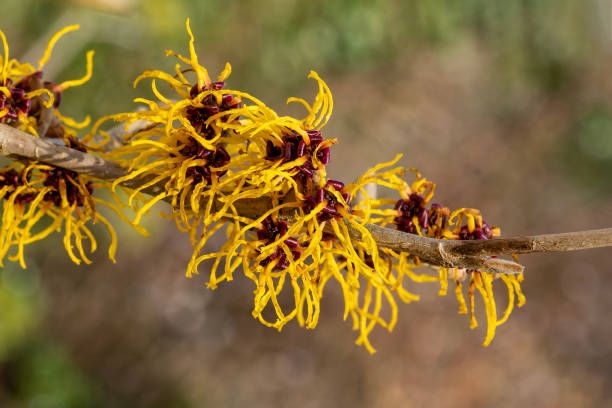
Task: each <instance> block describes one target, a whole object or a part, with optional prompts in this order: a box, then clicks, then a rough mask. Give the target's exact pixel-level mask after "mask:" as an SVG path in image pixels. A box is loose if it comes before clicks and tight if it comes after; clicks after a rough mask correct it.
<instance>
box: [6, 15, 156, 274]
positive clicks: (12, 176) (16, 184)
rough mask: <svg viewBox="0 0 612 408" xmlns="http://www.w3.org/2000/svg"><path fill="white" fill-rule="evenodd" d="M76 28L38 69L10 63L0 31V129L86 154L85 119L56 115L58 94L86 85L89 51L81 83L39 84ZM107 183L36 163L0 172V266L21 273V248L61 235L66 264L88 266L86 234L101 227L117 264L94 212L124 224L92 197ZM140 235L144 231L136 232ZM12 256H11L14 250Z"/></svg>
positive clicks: (91, 244) (47, 53) (111, 248)
mask: <svg viewBox="0 0 612 408" xmlns="http://www.w3.org/2000/svg"><path fill="white" fill-rule="evenodd" d="M78 28H79V27H78V26H77V25H73V26H68V27H65V28H64V29H62V30H60V31H59V32H57V33H56V34H55V35H54V36H53V37H52V38H51V40H50V41H49V43H48V45H47V48H46V50H45V53H44V55H43V57H42V58H41V59H40V61H39V63H38V66H37V68H34V67H33V66H32V65H30V64H28V63H21V62H19V61H17V60H15V59H9V48H8V45H7V42H6V38H5V36H4V33H2V31H0V39H1V40H2V44H3V48H4V55H3V56H0V123H4V124H7V125H9V126H13V127H16V128H18V129H20V130H23V131H26V132H29V133H31V134H33V135H35V136H40V137H47V138H58V139H61V140H62V142H63V144H64V145H65V146H66V147H69V148H72V149H76V150H79V151H83V152H86V151H87V150H88V149H89V148H88V146H87V145H86V144H84V143H83V142H81V141H79V140H78V139H77V137H76V136H77V135H76V129H80V128H83V127H86V126H87V125H88V123H89V118H87V119H86V120H85V121H83V122H82V123H77V122H76V121H74V120H73V119H71V118H69V117H65V116H63V115H61V114H60V112H59V111H58V109H57V108H58V106H59V104H60V98H61V95H62V92H63V91H64V90H66V89H68V88H70V87H73V86H78V85H81V84H83V83H84V82H86V81H88V80H89V78H90V77H91V73H92V58H93V51H89V52H88V53H87V72H86V74H85V76H84V77H83V78H81V79H77V80H70V81H65V82H63V83H61V84H59V85H56V84H53V83H51V82H44V81H43V79H42V78H43V73H42V69H43V68H44V65H45V63H46V62H47V61H48V60H49V57H50V55H51V51H52V49H53V47H54V46H55V43H56V42H57V41H58V40H59V38H60V37H61V36H62V35H64V34H65V33H67V32H70V31H74V30H77V29H78ZM108 186H109V183H108V182H104V181H94V180H92V179H91V178H90V177H88V176H85V175H81V174H77V173H75V172H72V171H69V170H65V169H61V168H58V167H54V166H50V165H46V164H41V163H38V162H29V163H25V164H22V163H17V162H16V163H14V164H13V165H11V166H8V167H5V168H2V169H0V199H2V207H3V213H2V227H1V230H0V265H2V262H3V261H4V259H5V258H6V257H8V259H9V260H12V261H19V263H20V265H21V266H22V267H23V268H25V267H26V262H25V257H24V247H25V245H27V244H29V243H32V242H36V241H39V240H42V239H44V238H46V237H47V236H49V235H50V234H52V233H53V232H55V231H58V232H59V231H61V230H62V229H63V231H64V232H63V234H64V238H63V243H64V247H65V248H66V251H67V253H68V255H69V256H70V258H71V259H72V260H73V261H74V262H75V263H77V264H79V263H80V262H81V261H83V262H85V263H91V260H90V259H89V258H88V256H87V254H86V252H87V250H86V249H87V248H86V247H85V245H84V243H85V242H86V241H89V251H90V252H93V251H95V250H96V247H97V242H96V240H95V238H94V236H93V234H92V233H91V231H90V229H89V226H88V225H89V224H90V223H96V222H98V221H99V222H101V223H102V224H104V225H105V226H106V228H107V230H108V232H109V234H110V236H111V242H110V246H109V249H108V256H109V258H110V259H111V260H112V261H113V262H115V251H116V248H117V241H116V234H115V231H114V230H113V227H112V226H111V225H110V223H109V222H108V220H107V219H106V218H105V217H104V216H102V215H101V214H100V213H99V212H98V211H97V210H96V206H97V205H104V206H106V207H109V208H110V209H111V210H113V211H114V212H116V213H117V214H118V215H119V216H120V217H121V218H122V219H124V220H125V221H127V222H130V221H129V220H127V219H126V218H125V217H124V216H123V214H122V213H121V211H119V209H118V208H117V207H116V206H115V205H114V204H112V203H110V202H107V201H104V200H101V199H99V198H96V197H94V196H93V195H92V193H93V191H94V189H97V188H100V187H108ZM137 229H138V230H139V231H140V232H142V233H143V234H144V233H145V231H144V230H143V229H142V228H140V227H137ZM13 249H14V250H15V252H14V253H12V254H9V253H10V252H11V251H12V250H13Z"/></svg>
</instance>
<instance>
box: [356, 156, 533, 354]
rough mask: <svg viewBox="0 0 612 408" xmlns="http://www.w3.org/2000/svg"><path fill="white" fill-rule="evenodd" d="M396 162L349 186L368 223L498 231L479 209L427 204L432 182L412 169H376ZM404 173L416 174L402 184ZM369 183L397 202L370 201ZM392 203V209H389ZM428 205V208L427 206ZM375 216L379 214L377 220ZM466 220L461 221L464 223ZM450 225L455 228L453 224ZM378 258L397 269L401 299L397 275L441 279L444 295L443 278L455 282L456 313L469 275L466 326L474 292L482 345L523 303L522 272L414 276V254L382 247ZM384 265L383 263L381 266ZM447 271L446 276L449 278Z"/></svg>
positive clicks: (440, 235)
mask: <svg viewBox="0 0 612 408" xmlns="http://www.w3.org/2000/svg"><path fill="white" fill-rule="evenodd" d="M397 160H399V156H398V157H396V159H395V160H393V161H392V162H389V163H384V164H382V165H379V166H377V167H376V168H374V169H372V170H370V171H369V172H368V173H366V174H365V175H363V176H362V177H360V178H359V180H358V181H357V182H356V183H355V184H354V186H353V187H352V188H353V189H354V190H358V191H360V192H361V193H362V194H364V196H365V198H366V199H365V200H364V201H363V202H362V203H361V204H360V206H359V208H360V209H361V211H362V212H363V213H364V214H365V215H366V216H367V217H368V219H369V222H371V223H376V224H379V225H382V226H388V225H393V226H394V227H395V228H396V229H398V230H400V231H404V232H407V233H411V234H418V235H422V236H427V237H430V238H437V239H461V240H469V239H491V238H494V237H498V236H499V235H500V229H499V228H497V227H491V226H489V224H487V223H486V222H485V221H483V219H482V216H481V215H480V212H479V211H478V210H476V209H470V208H461V209H459V210H456V211H453V212H452V213H451V211H450V210H449V209H448V208H447V207H444V206H443V205H441V204H438V203H432V204H430V202H431V200H432V198H433V195H434V190H435V184H433V183H431V182H430V181H427V180H426V179H425V178H423V177H422V176H421V174H420V173H418V172H417V171H416V170H415V169H404V168H401V167H396V168H392V169H390V170H385V171H382V172H380V173H376V172H377V171H378V170H381V169H383V168H386V167H390V166H392V165H393V164H395V163H396V162H397ZM407 172H413V173H414V174H415V180H414V182H412V184H408V183H406V182H405V181H404V180H403V178H402V176H403V175H404V174H405V173H407ZM368 183H375V184H377V185H381V186H383V187H388V188H391V189H393V190H395V191H397V192H398V193H399V195H400V199H399V200H395V199H384V198H383V199H371V198H370V197H368V196H367V192H366V190H365V189H364V186H365V185H366V184H368ZM391 205H393V208H392V209H391V208H389V207H390V206H391ZM428 205H429V208H428ZM377 217H378V218H377ZM464 221H465V225H464ZM453 226H454V228H453ZM381 258H383V259H386V261H385V262H386V263H387V264H389V265H391V264H393V266H392V267H387V268H388V269H391V270H396V271H397V272H396V273H397V277H396V280H397V281H398V282H400V283H399V284H396V285H395V286H394V288H396V290H399V291H401V292H402V293H403V295H400V298H404V297H406V296H407V294H408V293H407V292H405V289H403V288H402V286H401V279H402V278H403V277H404V276H407V277H408V278H409V279H410V280H412V281H413V282H415V283H419V282H432V281H439V282H440V291H439V295H440V296H445V295H446V294H447V290H448V280H449V278H452V279H453V280H454V281H455V285H456V286H455V295H456V297H457V301H458V303H459V313H460V314H464V313H467V312H468V308H467V304H466V301H465V298H464V295H463V290H462V288H463V281H464V280H465V279H466V278H468V277H469V290H468V300H469V303H470V327H471V328H472V329H473V328H475V327H477V325H478V324H477V321H476V318H475V314H474V311H475V298H474V293H475V291H476V290H478V293H480V295H481V297H482V300H483V303H484V305H485V310H486V316H487V335H486V338H485V341H484V345H485V346H487V345H489V344H490V343H491V341H492V340H493V337H494V336H495V328H496V327H497V326H499V325H500V324H502V323H504V322H505V321H506V320H507V319H508V317H509V316H510V313H511V312H512V310H513V308H514V303H515V299H516V301H517V303H518V306H519V307H521V306H523V304H524V303H525V297H524V295H523V294H522V292H521V288H520V282H521V281H522V280H523V275H522V274H521V275H518V276H517V275H504V274H501V275H499V276H496V275H494V274H491V273H486V272H479V271H470V270H468V271H466V270H461V269H449V268H443V267H436V268H434V269H437V270H438V274H437V276H432V275H428V274H415V273H414V272H413V271H412V269H413V268H414V267H416V266H419V265H420V260H419V259H418V257H411V256H410V254H408V253H397V252H395V251H391V250H388V249H385V250H384V251H382V254H381ZM383 267H385V266H384V265H383ZM449 275H450V276H449ZM497 278H500V279H501V280H502V281H503V282H504V284H505V285H506V287H507V292H508V305H507V307H506V309H505V312H504V314H503V315H502V317H501V318H499V319H498V317H497V311H496V304H495V298H494V296H493V290H492V285H493V281H494V280H496V279H497ZM408 296H410V297H408V300H416V299H418V297H416V296H413V295H412V294H408Z"/></svg>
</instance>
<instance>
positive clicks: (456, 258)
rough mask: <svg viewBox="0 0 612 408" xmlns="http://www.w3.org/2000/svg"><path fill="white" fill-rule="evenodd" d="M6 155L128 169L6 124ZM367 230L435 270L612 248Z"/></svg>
mask: <svg viewBox="0 0 612 408" xmlns="http://www.w3.org/2000/svg"><path fill="white" fill-rule="evenodd" d="M0 154H2V155H4V156H8V157H12V158H16V159H19V160H37V161H40V162H43V163H46V164H50V165H53V166H57V167H62V168H65V169H68V170H72V171H75V172H78V173H82V174H87V175H89V176H92V177H95V178H98V179H102V180H115V179H117V178H119V177H122V176H124V175H125V174H126V171H125V170H124V169H123V168H121V167H119V166H117V165H116V164H114V163H112V162H110V161H107V160H104V159H102V158H100V157H97V156H94V155H91V154H87V153H82V152H79V151H77V150H74V149H70V148H67V147H65V146H60V145H57V144H55V143H52V142H50V141H48V140H45V139H43V138H36V137H34V136H32V135H30V134H28V133H25V132H21V131H19V130H17V129H14V128H12V127H10V126H7V125H4V124H0ZM146 181H147V180H146V179H136V180H131V181H130V182H127V183H125V184H124V185H125V186H126V187H129V188H134V187H137V186H139V185H142V184H143V183H145V182H146ZM162 188H163V187H162V186H159V185H156V186H152V187H150V188H149V189H148V190H145V191H144V192H147V193H150V194H156V193H159V192H160V191H161V189H162ZM221 206H222V204H221V203H219V202H215V203H214V205H213V208H215V209H218V208H220V207H221ZM270 208H271V203H270V201H269V200H268V199H266V198H265V197H262V198H260V199H247V200H240V201H238V202H237V203H236V209H237V211H238V213H239V214H240V215H242V216H245V217H248V218H257V217H258V216H260V215H261V214H263V213H264V212H266V211H267V210H268V209H270ZM285 218H286V219H287V220H288V221H289V222H291V216H290V215H289V214H286V215H285ZM347 225H348V224H347ZM348 226H349V233H350V235H351V237H352V238H353V239H356V240H360V239H361V233H360V232H359V231H358V230H356V229H354V228H351V227H350V225H348ZM366 228H367V229H368V231H369V232H370V233H371V234H372V237H373V238H374V240H375V241H376V243H377V244H378V245H379V247H381V248H389V249H393V250H395V251H403V252H408V253H410V254H411V255H414V256H417V257H419V258H420V259H421V260H422V261H424V262H426V263H428V264H431V265H436V266H443V267H449V268H453V267H455V268H466V269H475V270H481V271H487V272H494V273H514V274H515V273H520V272H522V271H523V269H524V267H523V266H522V265H520V264H518V263H516V262H512V261H508V260H505V259H501V258H491V256H499V255H506V254H525V253H534V252H558V251H575V250H579V249H588V248H598V247H609V246H612V228H606V229H600V230H592V231H581V232H571V233H563V234H547V235H536V236H525V237H512V238H498V239H492V240H484V241H452V240H439V239H433V238H426V237H421V236H419V235H414V234H408V233H404V232H401V231H397V230H394V229H390V228H384V227H380V226H377V225H372V224H367V225H366Z"/></svg>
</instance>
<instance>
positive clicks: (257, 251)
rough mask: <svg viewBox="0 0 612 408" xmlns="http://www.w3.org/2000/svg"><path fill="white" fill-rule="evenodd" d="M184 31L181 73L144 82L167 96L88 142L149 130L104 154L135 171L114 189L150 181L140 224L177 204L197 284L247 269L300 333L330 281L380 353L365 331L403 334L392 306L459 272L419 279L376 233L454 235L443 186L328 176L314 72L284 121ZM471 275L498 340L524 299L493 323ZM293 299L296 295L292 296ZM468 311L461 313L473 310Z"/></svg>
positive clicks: (269, 321)
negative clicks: (309, 95)
mask: <svg viewBox="0 0 612 408" xmlns="http://www.w3.org/2000/svg"><path fill="white" fill-rule="evenodd" d="M186 28H187V32H188V34H189V38H190V40H189V56H188V57H185V56H183V55H180V54H178V53H176V52H174V51H166V55H168V56H173V57H175V58H177V59H178V63H177V64H176V66H175V72H174V73H173V74H169V73H165V72H163V71H158V70H147V71H145V72H144V73H143V74H142V75H140V76H139V77H138V78H137V79H136V80H135V81H134V85H137V84H138V83H139V82H140V81H141V80H143V79H150V80H151V88H152V90H153V93H154V95H155V96H156V98H157V99H156V100H149V99H144V98H138V99H136V100H135V101H136V102H138V103H142V104H144V105H145V108H144V110H139V111H136V112H129V113H119V114H114V115H110V116H108V117H105V118H102V119H101V120H100V121H98V122H97V123H96V124H95V125H94V128H93V130H92V132H91V133H90V135H89V136H88V137H87V138H86V141H90V140H92V139H93V135H94V134H96V133H98V130H99V128H100V127H101V125H102V124H104V123H105V122H106V121H108V120H111V119H112V120H115V121H119V122H124V123H125V124H126V129H129V126H130V125H131V124H133V123H135V122H137V121H145V122H146V123H147V125H146V126H144V128H143V127H140V128H139V130H137V131H134V132H132V133H129V132H128V133H127V134H126V136H125V137H124V140H123V142H124V143H123V145H122V146H120V147H119V148H117V149H115V150H113V151H112V152H110V153H108V157H109V158H111V159H113V160H115V161H117V162H118V163H120V164H121V165H123V166H124V167H125V168H127V169H128V170H129V171H130V173H129V174H128V175H127V176H125V177H122V178H120V179H118V180H116V181H115V182H114V184H113V189H116V188H118V187H119V186H120V185H121V184H122V183H125V182H133V181H134V180H136V179H138V180H139V181H140V187H138V188H136V189H134V190H133V191H132V192H131V193H130V195H129V199H128V205H130V206H131V207H132V208H134V209H136V210H137V214H136V217H135V219H134V223H136V224H138V223H139V222H140V221H141V219H142V217H143V216H144V215H145V214H147V213H148V212H149V210H150V209H151V207H152V206H153V205H154V204H155V203H157V202H158V201H161V200H165V201H169V202H170V203H171V205H172V208H171V214H170V215H169V216H168V217H169V218H172V219H174V221H175V222H176V224H177V226H178V228H179V229H181V230H183V231H186V232H188V233H189V235H190V238H191V242H192V245H193V248H194V251H193V255H192V258H191V260H190V262H189V265H188V266H187V276H189V277H190V276H192V275H193V274H196V273H198V267H199V265H200V264H202V263H203V262H210V263H211V273H210V277H209V280H208V287H209V288H212V289H214V288H216V287H217V286H218V285H219V284H220V283H222V282H224V281H231V280H233V279H234V273H235V272H236V270H238V269H239V268H241V269H242V272H243V273H244V275H245V276H246V277H247V278H249V279H250V280H252V281H253V283H254V285H255V290H254V299H253V303H254V305H253V312H252V314H253V317H254V318H256V319H258V320H259V321H260V322H262V323H263V324H265V325H267V326H270V327H274V328H276V329H278V330H281V329H282V327H283V326H284V325H285V324H286V323H288V322H289V321H291V320H293V319H296V320H297V322H298V323H299V324H300V325H301V326H304V327H306V328H314V327H316V325H317V322H318V317H319V314H320V301H321V298H322V297H323V296H324V293H325V288H326V287H327V285H328V283H329V282H334V281H335V282H337V284H338V285H339V288H340V290H341V291H342V294H343V297H344V302H345V309H344V319H347V318H348V317H349V316H350V317H351V319H352V322H353V328H354V330H357V331H359V336H358V339H357V343H358V344H362V345H364V346H365V347H366V348H367V349H368V350H369V351H370V352H374V348H373V347H372V345H371V344H370V342H369V339H368V336H369V334H370V333H371V331H372V330H373V329H374V328H375V327H376V326H377V325H380V326H382V327H384V328H386V329H388V330H392V329H393V327H394V325H395V324H396V321H397V313H398V306H397V301H396V298H399V299H400V300H401V301H402V302H405V303H409V302H411V301H415V300H418V298H419V297H418V296H417V295H415V294H413V293H411V292H410V291H409V290H408V289H407V288H406V285H408V284H410V283H420V282H434V281H435V282H440V284H441V290H440V294H441V295H444V294H446V290H447V285H448V274H449V272H450V271H449V270H448V269H447V268H439V270H438V276H431V275H429V274H422V273H416V272H415V271H414V270H413V269H414V268H415V267H418V266H419V265H420V264H421V262H420V260H419V259H418V258H415V257H413V256H411V255H410V254H407V253H396V252H394V251H391V250H387V249H385V250H381V251H379V249H378V247H377V245H376V242H375V241H374V239H373V238H372V236H371V234H370V233H369V231H368V230H367V228H366V224H367V223H375V224H379V225H388V224H393V225H395V226H397V227H398V228H399V229H401V230H402V231H405V232H410V233H415V234H420V235H426V236H431V237H435V238H444V239H455V238H457V237H458V236H459V235H460V233H461V230H460V229H459V230H457V231H452V230H451V229H450V225H451V222H450V221H451V220H450V218H451V213H450V210H448V209H447V208H445V207H442V206H439V205H431V207H430V209H427V205H428V204H429V201H430V200H431V199H432V197H433V192H434V188H435V185H434V184H433V183H431V182H430V181H427V180H426V179H425V178H423V177H422V176H421V175H420V174H419V173H418V172H417V171H416V170H414V169H403V168H391V169H388V168H389V167H391V166H392V165H394V164H395V163H396V162H397V160H399V156H398V157H397V158H396V159H395V160H393V161H392V162H389V163H383V164H381V165H377V166H375V167H374V168H373V169H371V170H370V171H368V172H366V173H365V174H364V175H363V176H361V177H360V178H359V179H357V180H356V181H355V182H354V183H351V184H348V185H345V184H344V183H342V182H340V181H337V180H330V179H329V178H328V176H327V171H326V165H327V164H328V163H329V161H330V160H331V150H330V148H331V147H332V146H333V145H334V144H336V143H337V140H336V139H326V138H325V137H324V136H323V134H322V129H323V128H324V126H325V125H326V124H327V122H328V120H329V118H330V116H331V114H332V110H333V98H332V95H331V91H330V90H329V88H328V87H327V85H326V84H325V82H324V81H323V80H322V79H321V78H320V77H319V76H318V75H317V74H316V73H315V72H311V73H310V75H309V77H310V78H312V79H314V80H315V81H316V83H317V86H318V93H317V95H316V97H315V99H314V102H313V103H312V104H310V103H308V102H307V101H305V100H303V99H297V98H289V99H288V102H297V103H300V104H302V105H303V106H304V107H305V109H306V115H305V117H304V118H302V119H297V118H293V117H289V116H280V115H278V114H277V113H276V112H274V111H273V110H272V109H270V108H269V107H267V106H266V105H265V104H264V103H263V102H262V101H261V100H259V99H257V98H255V97H253V96H251V95H249V94H247V93H244V92H241V91H238V90H232V89H226V87H225V85H226V84H225V81H226V79H227V78H228V77H229V75H230V73H231V67H230V65H229V64H226V66H225V69H224V70H223V71H222V72H221V73H220V75H219V76H218V77H217V78H216V81H213V80H212V79H211V78H210V76H209V74H208V71H207V70H206V69H205V68H204V67H203V66H201V65H200V64H199V62H198V57H197V55H196V53H195V47H194V38H193V35H192V33H191V30H190V28H189V20H188V21H187V24H186ZM190 73H192V74H193V76H194V77H193V78H192V79H191V81H190V80H189V79H188V78H187V77H186V75H190ZM158 82H163V83H165V84H166V85H167V86H169V88H170V90H171V91H172V92H173V93H174V95H173V96H167V95H164V94H162V93H161V92H160V90H159V89H158ZM101 133H102V134H105V133H104V132H103V131H102V132H101ZM107 136H108V135H107ZM104 143H106V141H102V142H101V143H100V146H101V145H103V144H104ZM408 171H410V172H413V173H414V174H415V175H416V180H415V181H414V182H413V183H412V184H410V185H409V184H407V183H406V182H405V181H404V180H403V176H404V175H405V173H407V172H408ZM369 183H376V184H379V185H381V186H384V187H388V188H391V189H394V190H397V191H399V192H400V196H401V200H400V201H397V200H390V199H377V198H373V197H369V196H368V194H367V192H366V189H365V185H366V184H369ZM155 188H157V193H155V194H154V195H153V196H152V197H148V198H146V197H145V196H144V195H143V194H142V193H144V192H147V191H152V190H154V189H155ZM359 193H360V194H361V195H363V196H364V198H365V199H364V200H362V201H361V202H358V203H354V202H353V200H352V198H353V197H355V196H356V195H357V194H359ZM250 200H251V201H250ZM252 200H255V201H257V202H258V203H262V202H264V203H266V205H264V206H260V207H258V210H257V211H255V210H254V209H253V208H249V207H248V203H252V202H255V201H252ZM244 203H247V204H246V205H245V204H244ZM454 217H457V218H458V222H459V224H461V222H462V221H461V220H462V219H463V218H464V217H467V218H466V219H467V220H468V229H469V228H472V227H473V228H472V229H471V230H469V231H468V232H469V234H474V233H475V231H476V229H477V228H476V227H477V225H478V226H479V227H478V228H480V230H481V231H482V229H483V226H484V225H485V224H484V223H483V222H482V220H481V219H480V218H478V215H477V214H475V213H473V212H469V211H464V212H457V213H456V214H454ZM470 217H471V218H470ZM470 220H472V221H470ZM476 220H478V222H479V224H477V223H476ZM459 224H458V228H460V227H461V225H459ZM223 228H224V230H223V231H222V229H223ZM351 231H358V232H359V233H360V235H361V237H362V238H361V240H360V241H354V240H353V239H352V238H351ZM491 231H493V230H490V231H489V232H491ZM217 233H219V234H221V233H223V234H224V236H225V243H224V245H223V246H222V247H221V249H220V250H219V251H217V252H214V253H205V254H202V250H203V248H204V245H205V244H206V242H208V240H209V239H210V238H211V237H212V236H213V235H214V234H217ZM453 274H454V277H455V280H456V281H457V282H458V283H457V287H458V288H459V289H458V290H457V292H456V293H457V295H458V299H463V297H461V298H459V294H461V296H462V292H461V282H460V279H459V276H458V273H457V272H456V271H453ZM469 274H470V279H471V281H470V282H471V288H472V289H471V290H470V292H469V296H470V301H471V303H473V292H474V290H476V289H478V290H479V292H480V293H481V294H482V296H483V299H484V300H485V306H486V310H487V317H488V320H489V327H490V328H491V327H493V329H492V330H493V331H491V329H490V330H489V333H488V335H487V340H486V343H487V344H488V342H489V341H490V339H492V333H494V328H495V326H496V325H497V324H501V323H502V322H503V321H505V319H506V318H507V315H509V313H510V311H511V308H510V304H512V305H513V301H514V297H513V298H512V299H510V302H509V307H508V309H507V310H506V313H505V314H504V317H502V319H500V320H499V321H497V320H493V318H494V317H495V319H497V318H496V315H495V303H494V300H493V295H492V291H491V284H492V280H493V276H491V275H490V274H484V273H480V272H472V271H470V272H469ZM502 279H503V280H504V282H506V284H507V285H508V288H509V290H510V289H512V292H511V295H512V296H514V294H515V293H519V294H520V288H519V286H518V280H517V279H515V278H513V277H509V276H508V277H502ZM285 292H289V293H290V296H282V294H283V293H285ZM509 293H510V292H509ZM520 296H522V295H519V299H520ZM288 298H289V299H291V300H289V301H288V300H286V299H288ZM281 299H285V300H281ZM460 302H461V300H460ZM460 304H461V305H462V307H463V308H465V301H463V303H460ZM462 310H463V309H462ZM466 310H467V309H466ZM491 322H492V323H493V324H492V323H491Z"/></svg>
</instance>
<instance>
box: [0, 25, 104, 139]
mask: <svg viewBox="0 0 612 408" xmlns="http://www.w3.org/2000/svg"><path fill="white" fill-rule="evenodd" d="M78 28H79V26H78V25H72V26H68V27H65V28H63V29H62V30H60V31H58V32H57V33H56V34H55V35H54V36H53V37H52V38H51V40H50V41H49V43H48V44H47V48H46V50H45V53H44V55H43V57H42V58H41V59H40V61H39V62H38V66H37V68H34V67H33V66H32V65H30V64H28V63H21V62H19V61H17V60H16V59H9V47H8V44H7V42H6V37H5V35H4V33H3V32H2V31H1V30H0V39H1V40H2V45H3V48H4V55H0V123H6V124H8V125H11V126H13V127H16V128H18V129H20V130H23V131H25V132H28V133H31V134H33V135H36V136H41V137H42V136H47V137H56V138H70V137H74V136H75V133H74V131H72V130H69V129H67V128H65V126H62V125H67V126H70V127H73V128H82V127H85V126H87V125H88V124H89V118H86V119H85V121H84V122H82V123H77V122H75V121H74V120H72V119H70V118H66V117H63V116H62V115H60V114H59V112H57V107H58V106H59V104H60V101H61V95H62V92H63V91H64V90H66V89H68V88H70V87H73V86H78V85H81V84H83V83H85V82H87V81H88V80H89V78H91V73H92V66H93V54H94V53H93V51H89V52H87V72H86V74H85V76H84V77H83V78H81V79H76V80H70V81H65V82H63V83H61V84H59V85H56V84H53V83H52V82H48V81H43V71H42V69H43V68H44V65H45V63H46V62H47V61H48V60H49V57H50V56H51V51H52V50H53V47H54V46H55V43H56V42H57V40H59V38H60V37H61V36H63V35H64V34H66V33H67V32H70V31H74V30H77V29H78ZM39 133H42V134H39Z"/></svg>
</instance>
